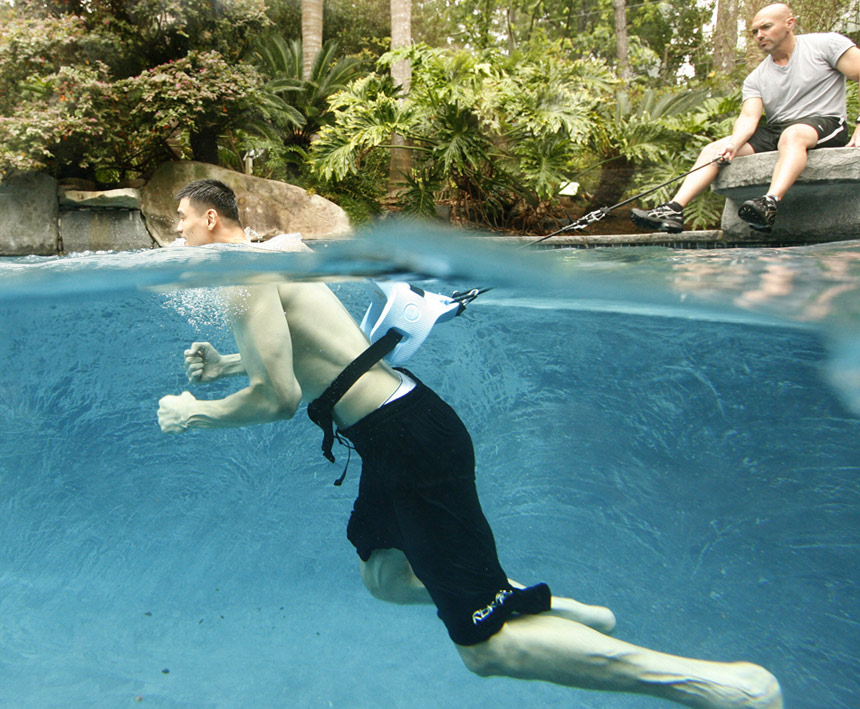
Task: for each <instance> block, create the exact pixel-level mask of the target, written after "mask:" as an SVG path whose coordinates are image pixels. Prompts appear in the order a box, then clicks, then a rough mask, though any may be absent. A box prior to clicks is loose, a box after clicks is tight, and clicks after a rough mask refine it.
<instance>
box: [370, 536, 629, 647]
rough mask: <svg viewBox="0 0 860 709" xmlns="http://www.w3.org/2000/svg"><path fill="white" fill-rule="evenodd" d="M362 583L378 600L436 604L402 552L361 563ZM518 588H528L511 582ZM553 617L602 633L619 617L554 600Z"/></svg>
mask: <svg viewBox="0 0 860 709" xmlns="http://www.w3.org/2000/svg"><path fill="white" fill-rule="evenodd" d="M361 579H362V581H364V585H365V586H367V588H368V590H369V591H370V593H371V594H372V595H373V597H374V598H378V599H380V600H383V601H388V602H390V603H400V604H413V603H432V602H433V601H432V599H431V598H430V594H429V593H428V592H427V589H426V588H424V584H423V583H421V581H420V580H419V579H418V577H417V576H416V575H415V572H414V571H413V570H412V566H411V565H410V564H409V561H408V560H407V558H406V555H405V554H404V553H403V552H402V551H400V550H399V549H376V550H374V551H373V552H372V553H371V555H370V558H369V559H368V560H367V561H366V562H365V561H362V562H361ZM508 581H509V583H510V584H511V586H513V587H514V588H524V586H523V585H522V584H520V583H517V582H516V581H514V580H513V579H508ZM548 614H549V615H555V616H559V617H561V618H567V619H568V620H573V621H576V622H577V623H582V624H583V625H587V626H588V627H590V628H594V629H595V630H599V631H600V632H601V633H611V632H612V631H613V629H614V628H615V615H614V614H613V613H612V611H611V610H609V609H608V608H604V607H603V606H589V605H586V604H584V603H580V602H579V601H575V600H573V599H572V598H563V597H561V596H553V597H552V607H551V610H550V611H548Z"/></svg>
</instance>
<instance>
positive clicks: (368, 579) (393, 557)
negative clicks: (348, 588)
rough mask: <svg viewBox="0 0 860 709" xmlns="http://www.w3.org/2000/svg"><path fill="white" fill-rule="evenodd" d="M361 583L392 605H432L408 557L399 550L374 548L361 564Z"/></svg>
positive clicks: (374, 595) (377, 596)
mask: <svg viewBox="0 0 860 709" xmlns="http://www.w3.org/2000/svg"><path fill="white" fill-rule="evenodd" d="M360 571H361V580H362V581H364V585H365V586H367V589H368V590H369V591H370V593H371V595H372V596H373V597H374V598H378V599H379V600H381V601H388V602H389V603H400V604H404V605H405V604H413V603H432V602H433V600H432V599H431V598H430V594H429V593H428V592H427V589H426V588H425V587H424V584H423V583H421V581H419V579H418V577H417V576H416V575H415V572H414V571H412V566H411V565H410V564H409V561H408V560H407V558H406V555H405V554H404V553H403V552H402V551H400V550H399V549H374V550H373V552H372V553H371V554H370V558H369V559H368V560H367V561H362V562H361V568H360Z"/></svg>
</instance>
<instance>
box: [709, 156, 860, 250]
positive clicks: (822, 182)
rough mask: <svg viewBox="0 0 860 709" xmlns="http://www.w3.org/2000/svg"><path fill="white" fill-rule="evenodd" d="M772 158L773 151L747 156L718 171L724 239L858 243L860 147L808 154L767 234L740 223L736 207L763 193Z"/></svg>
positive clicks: (714, 188) (716, 183)
mask: <svg viewBox="0 0 860 709" xmlns="http://www.w3.org/2000/svg"><path fill="white" fill-rule="evenodd" d="M778 159H779V154H778V153H777V152H776V151H774V152H768V153H761V154H759V155H748V156H745V157H740V158H735V159H734V160H733V161H732V163H731V165H726V166H725V167H723V168H722V169H721V170H720V173H719V175H718V176H717V179H716V180H715V181H714V184H713V190H714V192H716V193H717V194H721V195H724V196H725V197H726V206H725V208H724V210H723V217H722V223H721V226H722V229H723V231H724V232H725V234H726V236H727V237H728V238H729V239H730V240H734V241H736V242H738V243H744V242H747V241H762V240H766V241H771V240H772V241H777V242H782V243H797V244H809V243H821V242H825V241H840V240H845V239H857V238H860V200H858V195H860V148H821V149H819V150H812V151H810V153H809V162H808V164H807V166H806V169H805V170H804V171H803V174H801V176H800V177H799V178H798V180H797V182H796V183H795V184H794V186H792V188H791V189H790V190H789V191H788V193H787V194H786V195H785V197H784V198H783V199H782V201H781V203H780V208H779V212H778V214H777V217H776V223H775V224H774V228H773V231H772V232H771V233H770V234H769V235H767V234H762V233H761V232H757V231H755V230H754V229H752V228H751V227H750V226H749V225H748V224H747V223H746V222H744V221H743V220H742V219H740V217H738V215H737V212H738V208H739V207H740V205H741V204H742V203H743V202H745V201H746V200H748V199H752V198H754V197H760V196H761V195H763V194H765V192H767V188H768V186H769V185H770V179H771V174H772V173H773V168H774V167H775V166H776V163H777V160H778Z"/></svg>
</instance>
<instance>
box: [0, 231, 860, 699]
mask: <svg viewBox="0 0 860 709" xmlns="http://www.w3.org/2000/svg"><path fill="white" fill-rule="evenodd" d="M375 238H376V240H374V239H373V238H370V237H368V241H367V242H366V243H365V242H362V243H361V244H359V245H355V244H351V245H345V246H342V247H339V246H331V247H328V248H323V249H322V250H321V251H320V253H318V254H317V255H314V256H305V255H295V254H267V255H263V256H259V255H248V254H242V253H235V252H219V253H213V252H206V250H201V249H196V250H189V249H177V250H170V249H168V250H162V251H159V252H147V253H137V254H87V255H82V256H78V257H73V258H66V259H38V258H26V259H11V260H6V261H2V262H0V361H2V363H3V366H2V369H0V674H2V677H3V680H2V682H0V706H4V707H5V706H9V707H91V706H98V707H122V706H137V705H138V704H140V705H141V706H152V707H350V708H353V707H382V706H385V707H436V706H451V707H485V706H501V707H510V706H541V707H544V706H546V707H554V706H555V707H657V706H667V705H666V704H665V703H664V702H661V701H659V700H656V699H652V698H645V697H636V696H632V695H613V694H606V693H596V692H588V691H582V690H575V689H567V688H562V687H557V686H553V685H549V684H543V683H536V682H520V681H516V680H509V679H500V678H490V679H481V678H478V677H476V676H474V675H472V674H470V673H469V672H468V671H467V670H466V669H465V668H464V667H463V666H462V664H461V662H460V660H459V657H458V655H457V653H456V650H455V649H454V648H453V646H452V645H451V644H450V642H449V641H448V639H447V635H446V633H445V629H444V627H443V626H442V624H441V623H440V622H439V621H438V619H436V617H435V610H434V609H433V608H432V607H431V606H427V607H414V606H413V607H400V606H393V605H388V604H385V603H382V602H379V601H376V600H374V599H373V598H372V597H371V596H370V595H369V594H368V593H367V591H366V590H365V589H364V587H363V585H362V584H361V581H360V579H359V576H358V573H357V558H356V556H355V553H354V551H353V550H352V547H351V546H350V545H349V543H348V542H347V541H346V539H345V525H346V521H347V519H348V516H349V512H350V509H351V503H352V500H353V498H354V496H355V494H356V492H357V485H358V478H359V470H360V466H359V464H358V461H356V460H353V462H352V464H351V466H350V469H349V474H348V476H347V478H346V482H345V483H344V485H343V486H342V487H335V486H333V485H332V481H333V480H334V479H335V478H337V477H338V476H339V474H340V472H341V470H342V464H343V461H344V458H345V452H344V451H343V449H340V450H337V449H336V450H335V453H336V454H337V455H338V458H339V460H338V463H337V464H335V465H332V464H329V463H328V462H327V461H326V460H325V459H324V458H323V457H322V456H321V455H320V454H319V440H320V436H319V429H317V428H316V427H314V426H313V425H312V424H311V423H310V421H309V420H308V419H307V418H306V416H305V415H304V410H303V409H301V410H300V413H299V415H297V417H296V418H295V420H293V421H290V422H281V423H277V424H271V425H264V426H256V427H252V428H246V429H234V430H209V431H192V432H190V433H188V434H186V435H183V436H165V435H163V434H161V432H160V430H159V428H158V425H157V423H156V418H155V411H156V406H157V401H158V399H159V398H160V397H161V396H163V395H164V394H166V393H179V392H181V391H182V390H183V389H185V388H187V382H186V380H185V377H184V373H183V358H182V352H183V350H184V349H185V348H186V347H187V345H188V344H189V343H190V342H192V341H194V340H200V339H206V340H210V341H211V342H213V344H215V345H216V346H217V347H219V348H223V350H224V351H232V340H231V338H230V335H229V332H227V331H226V330H225V328H224V325H223V322H222V320H221V317H220V314H219V311H218V308H217V307H216V305H215V301H214V300H213V298H212V294H211V291H210V290H208V288H206V286H213V285H218V284H222V283H228V282H251V281H260V280H268V279H272V278H280V277H286V276H289V277H299V278H306V277H325V278H328V279H332V280H333V281H334V284H333V288H334V289H335V291H336V292H337V293H338V294H339V295H340V296H341V297H342V299H343V300H344V302H345V303H346V304H347V307H348V308H349V309H350V310H351V311H352V312H353V313H354V315H355V316H356V317H357V318H360V316H361V314H362V312H363V309H364V308H365V306H366V304H367V302H368V300H369V294H370V289H369V287H368V285H367V284H366V282H364V281H363V280H362V279H361V278H356V277H359V276H362V277H363V276H365V275H375V276H376V277H379V278H382V277H396V274H400V276H401V277H404V278H406V277H408V278H410V279H411V280H412V281H413V282H416V283H419V284H420V285H422V286H423V287H427V288H428V289H431V290H433V289H436V290H441V291H447V292H450V291H451V290H453V289H458V290H462V289H464V288H466V287H471V286H493V290H492V291H490V292H488V293H486V294H484V295H482V296H481V297H480V298H479V299H478V300H477V301H475V302H474V303H473V304H472V305H470V306H469V308H468V309H467V311H466V313H465V314H464V315H463V316H462V317H460V318H456V319H455V320H453V321H451V322H448V323H445V324H443V325H440V326H438V327H437V328H436V329H435V330H434V332H433V334H432V336H431V339H430V340H428V342H427V343H426V344H425V345H424V347H423V348H422V349H421V350H420V351H419V352H418V354H417V355H416V356H415V357H414V358H413V360H412V361H411V362H410V364H409V366H410V369H412V370H413V371H415V372H416V373H417V374H418V375H419V376H420V377H421V378H422V379H423V380H424V381H425V382H427V383H428V384H429V385H431V386H432V387H434V388H435V389H437V390H438V391H439V392H440V393H441V394H442V395H443V396H444V397H445V398H446V399H447V400H448V401H449V402H450V403H451V404H452V405H453V406H454V408H455V409H457V411H458V412H459V413H460V415H461V417H462V418H463V420H464V421H465V422H466V424H467V426H468V427H469V429H470V431H471V433H472V436H473V438H474V440H475V447H476V454H477V460H478V486H479V492H480V494H481V498H482V503H483V505H484V509H485V512H486V514H487V517H488V519H489V520H490V522H491V524H492V526H493V528H494V531H495V533H496V538H497V543H498V546H499V550H500V558H501V559H502V563H503V565H504V566H505V568H506V570H507V571H508V573H509V574H510V575H511V576H512V577H513V578H515V579H517V580H519V581H521V582H524V583H535V582H538V581H546V582H548V583H549V584H550V586H551V587H552V589H553V590H554V592H556V593H559V594H562V595H570V596H572V597H574V598H577V599H579V600H581V601H584V602H587V603H598V604H604V605H607V606H609V607H610V608H612V609H613V610H614V611H615V613H616V615H617V617H618V628H617V630H616V635H617V636H618V637H619V638H622V639H624V640H629V641H631V642H634V643H637V644H642V645H646V646H649V647H653V648H655V649H659V650H664V651H667V652H672V653H676V654H683V655H689V656H694V657H702V658H707V659H715V660H740V659H744V660H750V661H753V662H757V663H759V664H761V665H763V666H765V667H767V668H768V669H769V670H771V671H772V672H773V673H774V674H775V675H776V676H777V677H778V678H779V679H780V681H781V683H782V686H783V690H784V692H785V697H786V706H787V707H794V708H806V707H808V708H810V709H820V708H821V707H828V708H831V709H837V708H839V707H846V708H847V707H855V706H858V704H860V661H858V657H860V633H858V624H860V597H858V592H857V584H858V568H860V524H858V522H860V510H858V502H859V501H860V481H858V472H860V417H858V416H860V406H858V402H860V397H858V394H857V392H858V390H860V377H858V362H860V356H859V355H858V352H860V348H859V347H858V344H857V343H858V341H860V307H858V306H860V297H858V293H860V291H858V288H860V243H857V242H849V243H844V244H838V245H830V246H821V247H809V248H801V249H784V250H760V249H759V250H747V251H739V250H725V251H696V252H689V251H687V252H684V251H672V250H668V249H660V248H648V249H625V250H617V251H609V250H595V251H584V252H583V251H564V252H562V251H559V252H546V251H542V252H537V251H535V252H534V253H532V252H530V251H528V250H522V251H513V250H512V249H510V248H508V249H505V248H487V247H484V246H482V245H481V244H480V243H477V242H476V241H475V240H472V241H470V242H469V243H468V244H464V243H461V241H460V240H457V239H452V240H450V241H449V240H448V239H447V238H443V237H439V236H438V235H433V234H423V233H412V234H407V235H405V236H404V235H402V234H401V235H399V236H398V238H397V239H392V238H391V235H390V234H388V235H386V234H379V235H376V237H375ZM367 243H369V244H371V246H370V247H368V246H367ZM393 274H394V275H393ZM347 275H348V276H350V278H344V276H347ZM440 279H441V280H440ZM236 384H237V380H232V381H229V380H228V381H226V382H223V383H221V382H219V383H216V384H212V385H207V386H195V387H194V388H193V390H194V391H195V393H197V394H198V395H200V396H207V395H209V396H223V395H224V394H225V393H227V392H229V391H231V390H232V389H233V388H235V387H236Z"/></svg>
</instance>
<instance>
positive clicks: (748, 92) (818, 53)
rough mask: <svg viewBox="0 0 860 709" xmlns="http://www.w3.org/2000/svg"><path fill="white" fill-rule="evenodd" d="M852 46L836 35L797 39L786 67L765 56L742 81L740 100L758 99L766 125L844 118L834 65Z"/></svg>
mask: <svg viewBox="0 0 860 709" xmlns="http://www.w3.org/2000/svg"><path fill="white" fill-rule="evenodd" d="M853 46H854V42H852V41H851V40H850V39H848V37H844V36H843V35H841V34H837V33H836V32H820V33H814V34H801V35H798V36H797V44H796V45H795V47H794V51H793V52H792V53H791V57H790V58H789V60H788V64H786V65H785V66H779V65H777V64H775V63H774V61H773V59H772V58H771V57H770V56H768V57H765V60H764V61H763V62H762V63H761V64H759V65H758V66H757V67H756V68H755V69H753V71H752V73H751V74H750V75H749V76H748V77H747V78H746V79H745V80H744V88H743V100H744V101H746V100H747V99H748V98H760V99H761V100H762V102H763V103H764V112H765V115H766V116H767V120H768V123H784V122H786V121H794V120H797V119H798V118H807V117H808V116H836V117H837V118H845V117H846V115H845V76H844V75H843V74H842V73H841V72H839V71H837V70H836V62H837V61H839V57H841V56H842V55H843V54H844V53H845V52H846V51H848V50H849V49H850V48H851V47H853Z"/></svg>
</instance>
